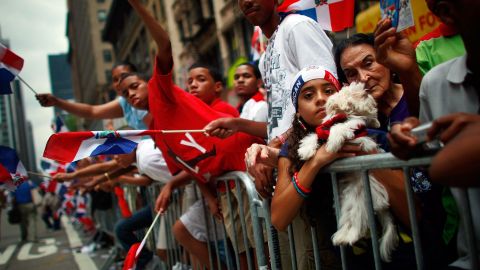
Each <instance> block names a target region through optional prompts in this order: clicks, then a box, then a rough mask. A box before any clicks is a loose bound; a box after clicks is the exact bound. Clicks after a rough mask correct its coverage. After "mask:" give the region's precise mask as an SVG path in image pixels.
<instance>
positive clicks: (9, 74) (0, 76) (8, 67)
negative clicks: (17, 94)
mask: <svg viewBox="0 0 480 270" xmlns="http://www.w3.org/2000/svg"><path fill="white" fill-rule="evenodd" d="M22 68H23V58H21V57H20V56H18V55H16V54H15V53H14V52H12V51H11V50H10V49H9V48H7V47H6V46H5V45H3V44H1V43H0V94H1V95H5V94H11V93H12V89H11V88H10V82H11V81H13V79H15V76H17V75H18V73H20V71H21V70H22Z"/></svg>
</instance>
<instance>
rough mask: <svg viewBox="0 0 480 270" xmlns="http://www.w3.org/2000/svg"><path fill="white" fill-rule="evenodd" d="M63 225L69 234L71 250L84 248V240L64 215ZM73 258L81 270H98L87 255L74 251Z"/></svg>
mask: <svg viewBox="0 0 480 270" xmlns="http://www.w3.org/2000/svg"><path fill="white" fill-rule="evenodd" d="M62 224H63V227H64V228H65V232H66V233H67V237H68V242H70V248H79V247H81V246H82V240H80V237H79V236H78V233H77V232H76V231H75V229H73V227H72V224H70V222H68V218H67V217H66V216H64V215H62ZM73 258H74V259H75V262H76V263H77V265H78V268H79V269H80V270H97V269H98V268H97V266H96V265H95V263H94V262H93V260H92V259H91V258H90V257H89V256H88V255H87V254H83V253H77V252H75V251H73Z"/></svg>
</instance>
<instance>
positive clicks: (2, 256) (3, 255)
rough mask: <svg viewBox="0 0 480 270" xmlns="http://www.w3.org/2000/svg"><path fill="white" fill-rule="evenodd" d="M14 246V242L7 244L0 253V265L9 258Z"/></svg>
mask: <svg viewBox="0 0 480 270" xmlns="http://www.w3.org/2000/svg"><path fill="white" fill-rule="evenodd" d="M16 247H17V245H15V244H13V245H9V246H8V247H7V248H6V249H5V251H4V252H3V253H0V265H4V264H6V263H7V262H8V260H10V258H11V257H12V255H13V252H15V248H16Z"/></svg>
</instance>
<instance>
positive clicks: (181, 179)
mask: <svg viewBox="0 0 480 270" xmlns="http://www.w3.org/2000/svg"><path fill="white" fill-rule="evenodd" d="M191 180H192V177H191V176H190V174H188V173H187V172H185V171H181V172H179V173H178V174H176V175H175V176H173V177H172V179H170V181H169V182H168V183H167V184H166V185H165V186H163V188H162V190H161V191H160V194H159V195H158V197H157V200H156V201H155V210H156V211H157V212H160V213H164V212H165V211H166V210H167V208H168V205H169V203H170V197H171V196H172V191H173V190H175V189H176V188H180V187H183V186H185V185H187V184H188V183H190V182H191Z"/></svg>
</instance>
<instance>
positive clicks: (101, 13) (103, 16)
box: [97, 9, 107, 22]
mask: <svg viewBox="0 0 480 270" xmlns="http://www.w3.org/2000/svg"><path fill="white" fill-rule="evenodd" d="M97 17H98V21H99V22H104V21H105V20H106V19H107V12H106V11H105V10H104V9H101V10H99V11H98V12H97Z"/></svg>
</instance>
